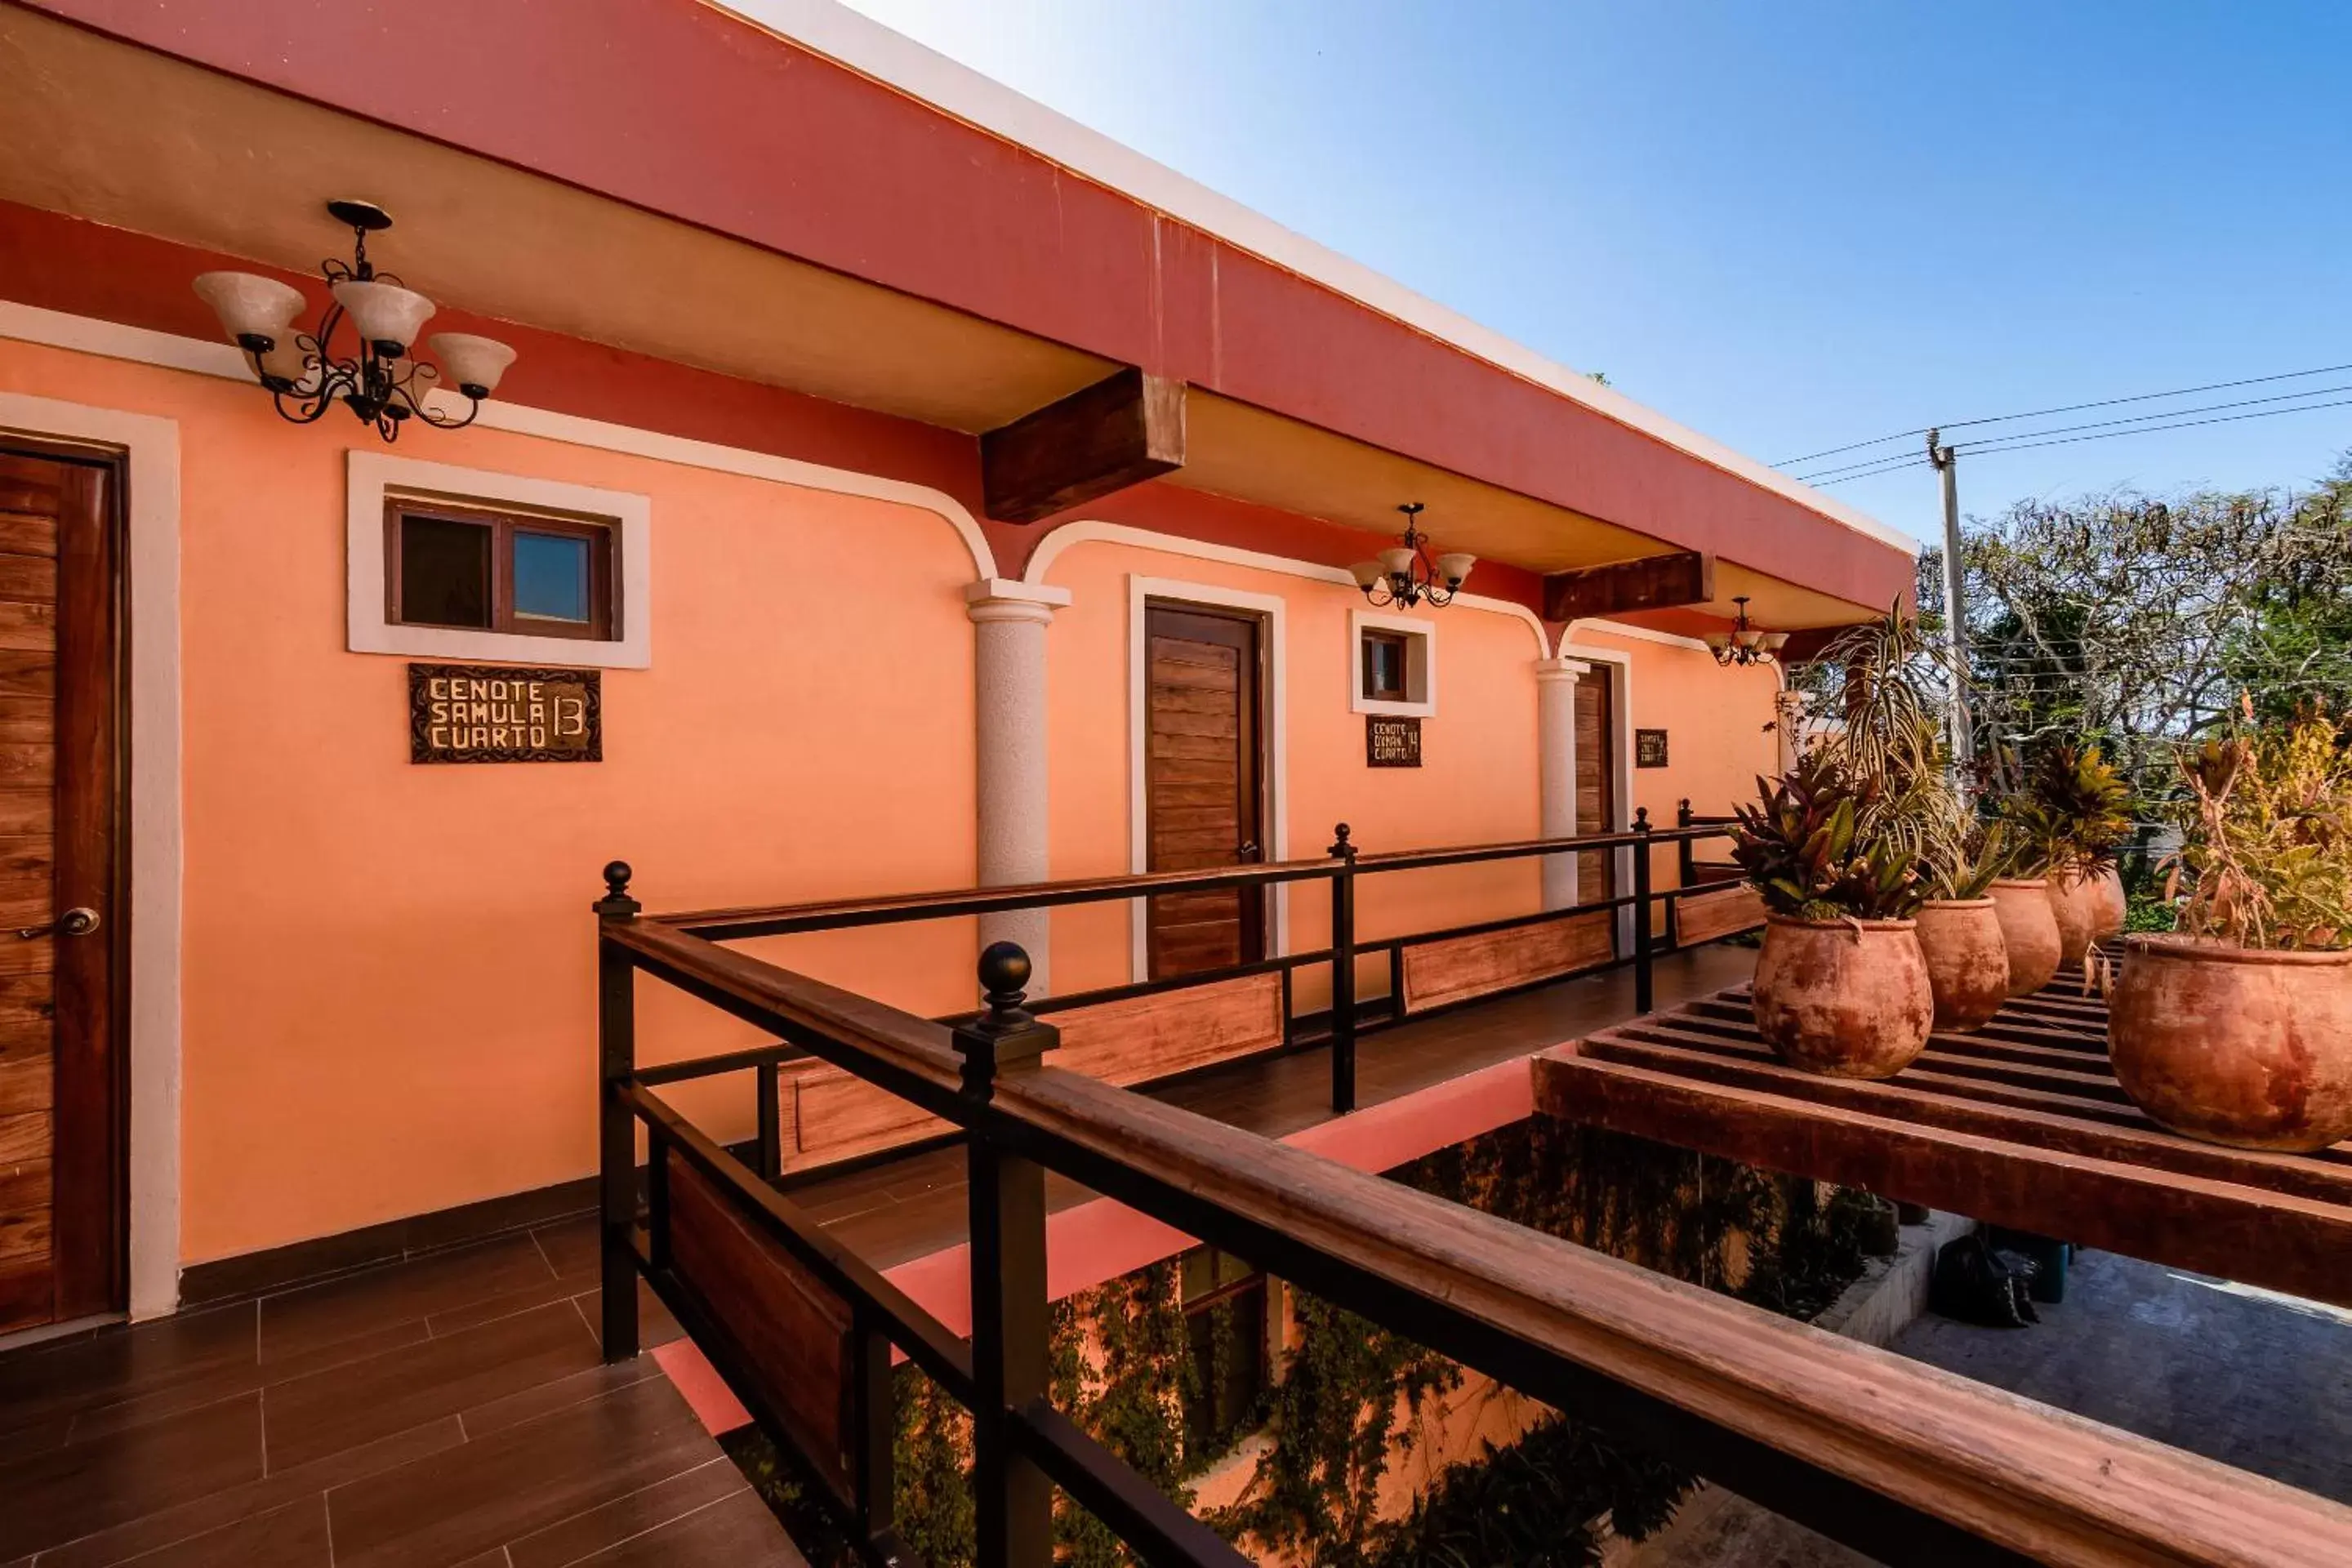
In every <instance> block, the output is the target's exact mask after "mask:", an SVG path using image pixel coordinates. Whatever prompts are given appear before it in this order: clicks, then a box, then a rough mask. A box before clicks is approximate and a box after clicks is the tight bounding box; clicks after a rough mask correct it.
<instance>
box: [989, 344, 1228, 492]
mask: <svg viewBox="0 0 2352 1568" xmlns="http://www.w3.org/2000/svg"><path fill="white" fill-rule="evenodd" d="M1184 394H1185V386H1184V384H1183V383H1182V382H1181V381H1171V380H1169V379H1168V378H1167V377H1165V376H1158V375H1147V374H1144V372H1143V371H1141V370H1140V369H1139V368H1138V367H1136V366H1134V365H1129V366H1128V367H1127V368H1126V369H1124V370H1121V371H1118V372H1115V373H1114V374H1110V375H1108V376H1106V377H1104V378H1103V379H1102V380H1100V381H1098V382H1096V383H1095V384H1093V385H1092V386H1087V387H1081V388H1079V389H1078V390H1077V391H1076V392H1074V393H1072V394H1070V395H1068V396H1067V397H1065V398H1063V399H1061V400H1060V401H1058V402H1055V403H1049V404H1047V405H1045V407H1043V408H1040V409H1037V410H1036V411H1034V413H1030V414H1024V415H1023V416H1021V417H1020V418H1018V419H1016V420H1014V421H1013V423H1012V424H1010V425H1007V426H1003V427H1002V428H1000V429H995V430H991V431H989V432H988V433H987V434H986V435H984V436H982V437H981V438H980V470H981V492H982V496H983V498H984V499H985V501H986V505H987V509H988V515H989V516H991V517H992V518H994V519H996V520H997V521H1000V522H1035V521H1039V520H1040V519H1042V518H1047V517H1051V516H1053V515H1054V514H1055V513H1056V512H1062V511H1067V510H1069V509H1070V508H1072V507H1074V506H1083V505H1084V504H1086V503H1087V501H1090V500H1096V499H1097V498H1098V497H1102V496H1107V495H1108V494H1110V493H1111V492H1112V491H1113V490H1123V489H1127V488H1128V487H1129V485H1138V484H1141V483H1142V482H1143V481H1144V480H1146V479H1153V478H1156V477H1157V476H1159V475H1160V474H1164V473H1167V472H1169V471H1170V470H1171V469H1173V468H1182V467H1183V466H1184Z"/></svg>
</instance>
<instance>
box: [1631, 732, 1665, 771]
mask: <svg viewBox="0 0 2352 1568" xmlns="http://www.w3.org/2000/svg"><path fill="white" fill-rule="evenodd" d="M1633 765H1634V766H1635V767H1637V768H1663V767H1664V766H1665V765H1666V732H1665V731H1664V730H1636V731H1633Z"/></svg>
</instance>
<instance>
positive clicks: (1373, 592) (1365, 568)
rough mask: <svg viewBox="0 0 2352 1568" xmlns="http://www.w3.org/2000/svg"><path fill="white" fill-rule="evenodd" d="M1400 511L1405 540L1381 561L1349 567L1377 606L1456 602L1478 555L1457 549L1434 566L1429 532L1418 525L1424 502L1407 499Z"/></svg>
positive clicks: (1438, 607) (1435, 607)
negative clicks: (1429, 545) (1402, 517)
mask: <svg viewBox="0 0 2352 1568" xmlns="http://www.w3.org/2000/svg"><path fill="white" fill-rule="evenodd" d="M1397 510H1399V511H1401V512H1402V513H1404V542H1403V543H1402V544H1400V545H1398V546H1397V547H1396V548H1395V549H1393V550H1383V551H1381V558H1380V559H1379V560H1378V561H1359V562H1357V563H1355V564H1354V565H1353V566H1350V567H1349V568H1348V570H1349V572H1350V573H1352V574H1354V576H1355V579H1356V586H1357V587H1359V588H1361V589H1362V590H1363V591H1364V597H1365V598H1366V599H1368V600H1370V602H1371V604H1372V605H1373V606H1374V607H1375V608H1380V609H1385V608H1386V607H1387V606H1389V605H1403V606H1404V607H1405V608H1406V609H1408V610H1410V609H1412V607H1413V606H1414V605H1418V604H1421V603H1422V602H1423V600H1426V601H1428V604H1429V606H1430V608H1432V609H1433V610H1442V609H1444V607H1445V606H1446V605H1450V604H1452V603H1453V602H1454V595H1455V594H1457V593H1459V592H1460V591H1461V588H1462V580H1463V579H1464V578H1465V577H1467V576H1469V575H1470V568H1471V567H1473V566H1475V565H1476V564H1477V563H1478V558H1477V557H1476V556H1475V555H1472V554H1469V553H1467V552H1464V551H1459V550H1457V551H1454V552H1450V553H1447V554H1444V555H1441V556H1439V557H1438V558H1437V563H1436V564H1435V565H1434V566H1433V565H1431V564H1430V560H1429V552H1428V549H1427V546H1428V543H1429V535H1427V534H1425V533H1423V532H1422V531H1420V529H1419V526H1418V524H1419V522H1420V519H1421V512H1422V503H1421V502H1420V501H1417V500H1415V501H1407V502H1405V503H1404V504H1403V505H1402V506H1401V507H1399V508H1397Z"/></svg>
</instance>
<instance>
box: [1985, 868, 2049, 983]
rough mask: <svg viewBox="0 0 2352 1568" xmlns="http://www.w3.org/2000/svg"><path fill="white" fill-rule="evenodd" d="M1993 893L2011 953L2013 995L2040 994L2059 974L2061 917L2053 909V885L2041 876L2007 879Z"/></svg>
mask: <svg viewBox="0 0 2352 1568" xmlns="http://www.w3.org/2000/svg"><path fill="white" fill-rule="evenodd" d="M1991 893H1992V907H1993V910H1994V911H1995V912H1996V913H1997V914H1998V915H1999V916H2000V941H2001V945H2002V946H2003V947H2004V948H2006V949H2007V950H2008V952H2009V994H2011V996H2022V995H2024V994H2026V993H2027V992H2029V991H2039V990H2041V989H2042V987H2043V986H2044V985H2047V984H2050V981H2051V978H2052V976H2053V975H2055V974H2056V973H2058V915H2057V911H2056V910H2053V908H2052V907H2051V903H2050V884H2049V883H2048V882H2045V881H2043V880H2042V879H2041V878H2039V877H2033V878H2025V877H2015V878H2011V877H2004V878H2002V879H2000V880H1999V881H1997V882H1995V883H1994V884H1993V885H1992V889H1991Z"/></svg>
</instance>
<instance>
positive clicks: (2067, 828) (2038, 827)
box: [2000, 744, 2133, 880]
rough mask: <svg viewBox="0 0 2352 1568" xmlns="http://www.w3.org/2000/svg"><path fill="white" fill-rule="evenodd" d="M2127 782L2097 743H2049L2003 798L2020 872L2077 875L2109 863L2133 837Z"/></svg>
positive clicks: (2003, 811) (2089, 873) (2083, 875)
mask: <svg viewBox="0 0 2352 1568" xmlns="http://www.w3.org/2000/svg"><path fill="white" fill-rule="evenodd" d="M2132 813H2133V800H2132V792H2131V786H2130V785H2129V784H2126V783H2125V782H2124V778H2123V775H2122V774H2121V773H2117V772H2116V770H2115V769H2114V768H2112V767H2109V766H2108V765H2107V763H2105V761H2104V760H2103V759H2102V758H2101V756H2100V755H2099V748H2098V747H2096V746H2084V747H2079V748H2078V747H2075V746H2071V745H2063V744H2060V745H2053V746H2049V747H2047V748H2045V749H2043V750H2042V752H2039V753H2038V754H2037V755H2035V756H2034V758H2033V759H2032V762H2031V763H2029V764H2028V766H2027V767H2026V769H2025V785H2024V788H2023V789H2021V791H2020V792H2019V793H2018V794H2016V795H2011V796H2010V797H2009V798H2008V799H2006V800H2004V801H2002V802H2001V805H2000V815H2001V818H2002V820H2003V821H2004V822H2006V823H2007V824H2008V825H2009V826H2010V829H2011V833H2012V834H2013V835H2014V836H2015V838H2016V841H2017V844H2018V851H2017V854H2018V872H2019V874H2020V875H2021V876H2052V877H2057V878H2060V879H2074V880H2080V879H2084V878H2088V877H2090V876H2093V875H2094V874H2095V873H2096V872H2098V871H2099V870H2100V869H2101V868H2104V867H2107V866H2112V865H2113V864H2115V862H2116V856H2117V854H2118V853H2119V852H2120V851H2121V849H2122V847H2123V844H2124V841H2125V840H2126V839H2127V838H2129V837H2131V832H2132Z"/></svg>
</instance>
